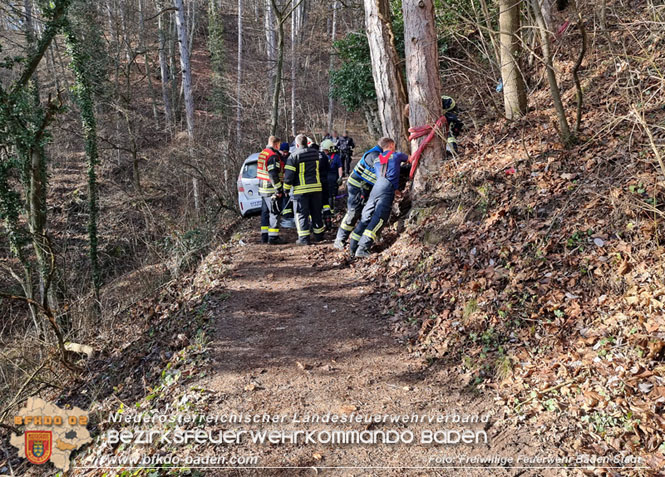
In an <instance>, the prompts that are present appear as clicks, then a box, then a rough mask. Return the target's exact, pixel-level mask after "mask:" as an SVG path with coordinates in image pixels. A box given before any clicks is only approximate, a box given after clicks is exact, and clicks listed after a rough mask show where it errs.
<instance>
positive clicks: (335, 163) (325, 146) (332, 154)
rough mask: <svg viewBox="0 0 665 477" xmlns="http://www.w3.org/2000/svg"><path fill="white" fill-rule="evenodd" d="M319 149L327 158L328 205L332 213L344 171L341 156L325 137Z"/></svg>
mask: <svg viewBox="0 0 665 477" xmlns="http://www.w3.org/2000/svg"><path fill="white" fill-rule="evenodd" d="M321 150H322V151H323V152H324V153H325V154H326V156H327V159H328V166H329V167H328V175H327V180H328V205H329V206H330V212H331V214H332V213H334V212H335V197H336V196H337V188H338V187H339V185H340V183H341V182H342V176H343V173H344V171H343V169H342V158H341V157H340V153H339V151H338V150H337V148H336V147H335V145H334V144H333V142H332V141H331V140H330V139H326V140H325V141H323V142H322V143H321Z"/></svg>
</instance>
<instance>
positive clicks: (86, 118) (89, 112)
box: [66, 26, 102, 315]
mask: <svg viewBox="0 0 665 477" xmlns="http://www.w3.org/2000/svg"><path fill="white" fill-rule="evenodd" d="M66 34H67V42H68V46H69V50H70V53H71V56H72V70H73V71H74V78H76V96H75V97H76V102H77V103H78V106H79V109H80V110H81V123H82V125H83V131H84V134H85V152H86V157H87V159H88V209H89V210H88V214H89V217H88V240H89V242H90V252H89V257H90V269H91V272H92V286H93V291H94V294H95V299H96V306H95V310H96V311H97V314H98V315H99V314H100V313H101V309H100V308H99V289H100V287H101V285H102V275H101V270H100V267H99V258H98V254H97V246H98V238H97V215H98V213H99V209H98V206H97V200H98V194H97V172H96V168H97V164H98V163H99V155H98V152H97V121H96V119H95V104H94V100H93V93H92V87H91V84H90V78H89V76H88V73H87V69H86V66H87V65H88V64H89V63H90V56H89V55H87V54H86V53H85V52H84V51H83V49H82V48H81V44H80V42H79V40H78V38H77V37H76V35H75V34H74V32H73V31H72V28H71V26H68V28H67V29H66Z"/></svg>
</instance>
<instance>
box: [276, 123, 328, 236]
mask: <svg viewBox="0 0 665 477" xmlns="http://www.w3.org/2000/svg"><path fill="white" fill-rule="evenodd" d="M325 162H326V161H325V159H324V155H323V154H320V153H319V151H318V150H317V149H315V148H312V147H308V146H307V137H306V136H305V135H304V134H300V135H298V136H297V137H296V150H295V151H293V154H291V156H289V158H288V160H287V161H286V166H285V171H284V184H285V185H284V187H285V189H286V190H288V191H290V193H291V198H292V200H293V209H294V212H295V216H296V228H297V229H298V240H297V241H296V244H298V245H309V243H310V235H311V234H312V233H313V235H314V241H316V242H319V241H321V240H323V233H324V232H325V227H324V225H323V218H322V215H321V212H322V209H323V199H322V195H323V194H324V193H327V189H328V187H327V186H326V184H325V179H324V180H321V178H322V177H323V178H325V177H326V175H327V172H328V165H327V164H326V163H325ZM310 216H311V223H310Z"/></svg>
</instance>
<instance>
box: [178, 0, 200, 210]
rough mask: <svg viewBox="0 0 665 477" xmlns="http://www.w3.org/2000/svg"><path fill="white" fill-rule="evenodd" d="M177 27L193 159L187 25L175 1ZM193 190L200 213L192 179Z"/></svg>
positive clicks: (186, 115)
mask: <svg viewBox="0 0 665 477" xmlns="http://www.w3.org/2000/svg"><path fill="white" fill-rule="evenodd" d="M175 6H176V8H177V11H176V17H175V18H176V26H177V27H178V43H179V44H180V69H181V71H182V85H183V90H184V93H185V117H186V120H187V137H188V140H189V152H190V157H191V158H192V159H193V156H194V154H193V152H192V148H193V146H194V98H193V96H192V72H191V70H190V61H189V49H188V39H187V25H186V24H185V12H184V9H183V5H182V0H175ZM192 190H193V194H194V210H195V211H196V212H197V213H198V211H199V208H200V206H199V181H198V179H197V178H196V177H192Z"/></svg>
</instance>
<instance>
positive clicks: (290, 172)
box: [284, 147, 328, 194]
mask: <svg viewBox="0 0 665 477" xmlns="http://www.w3.org/2000/svg"><path fill="white" fill-rule="evenodd" d="M327 160H328V158H327V157H325V155H323V154H320V153H319V151H317V150H316V149H313V148H310V147H299V148H297V149H296V150H295V151H294V152H293V154H291V156H289V158H288V159H287V161H286V165H285V166H284V188H285V189H286V190H289V189H290V190H292V193H293V194H308V193H310V192H323V190H324V184H323V183H324V182H325V178H326V175H327V173H328V164H327ZM322 177H323V178H324V181H321V178H322ZM326 189H327V187H326Z"/></svg>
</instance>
